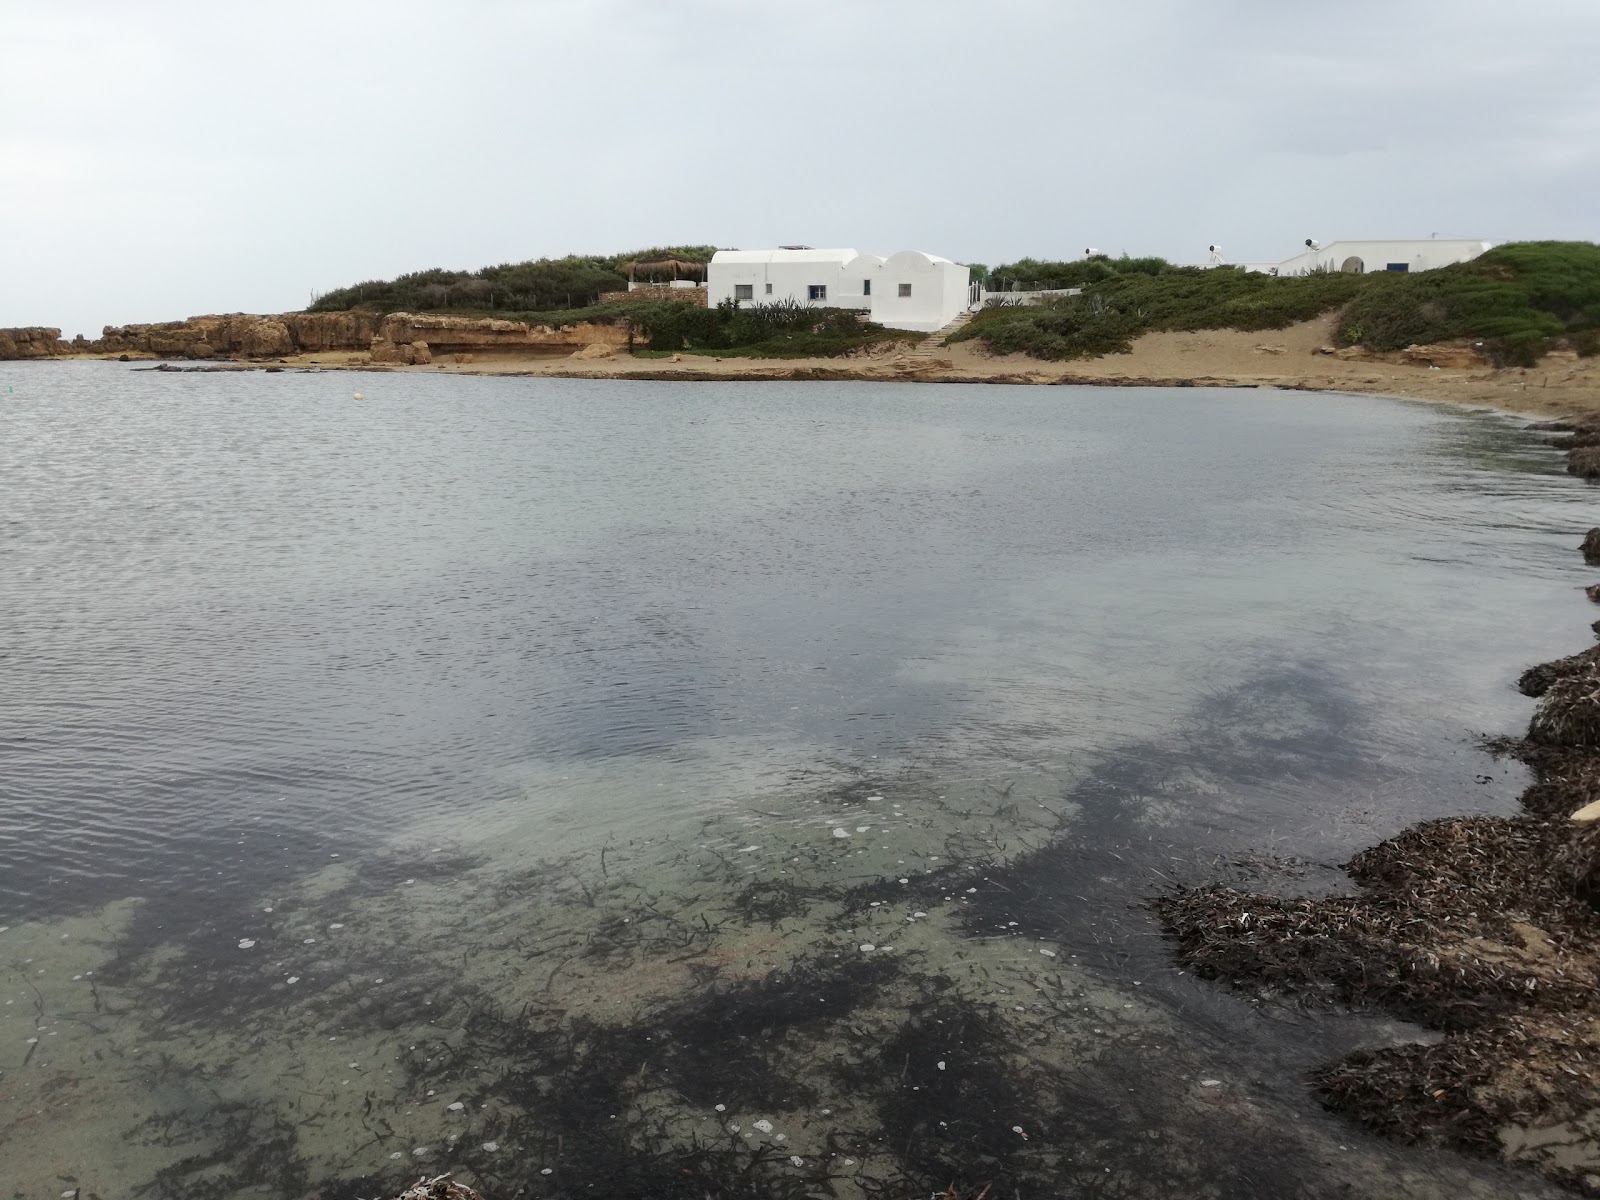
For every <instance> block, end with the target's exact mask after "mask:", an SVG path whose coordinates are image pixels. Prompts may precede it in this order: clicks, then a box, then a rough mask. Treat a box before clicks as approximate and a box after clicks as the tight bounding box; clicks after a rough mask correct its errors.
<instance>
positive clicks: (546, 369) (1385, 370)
mask: <svg viewBox="0 0 1600 1200" xmlns="http://www.w3.org/2000/svg"><path fill="white" fill-rule="evenodd" d="M1333 338H1334V326H1333V319H1332V318H1331V317H1321V318H1317V319H1315V320H1311V321H1305V322H1302V323H1300V324H1298V325H1293V326H1290V327H1288V328H1286V329H1282V330H1275V331H1269V332H1266V333H1241V332H1238V331H1234V330H1211V331H1203V332H1194V333H1151V334H1146V335H1144V336H1143V337H1140V338H1138V339H1137V340H1136V341H1135V342H1134V344H1133V347H1132V350H1131V352H1130V353H1128V354H1125V355H1108V356H1104V357H1101V358H1097V359H1087V360H1072V361H1065V362H1047V361H1043V360H1039V359H1031V358H1027V357H1025V356H1022V355H994V354H991V353H989V352H988V350H987V348H986V347H984V346H983V344H982V343H980V342H977V341H966V342H956V343H953V344H948V345H940V344H937V343H933V344H930V343H927V342H924V343H922V344H921V345H919V346H916V347H915V348H913V349H907V348H906V345H905V344H904V343H900V344H897V345H895V346H891V347H888V348H880V349H877V350H874V351H872V352H860V353H857V354H853V355H850V356H846V357H842V358H793V359H771V358H743V357H725V356H717V355H712V354H704V353H691V352H685V353H680V354H673V355H670V356H665V357H648V358H646V357H639V356H636V355H633V354H630V353H628V352H627V351H626V349H625V348H622V347H615V346H605V345H596V346H586V347H584V348H582V349H580V350H578V351H575V352H570V353H569V352H566V351H565V350H561V351H559V352H551V350H550V349H549V348H545V349H543V350H539V349H536V348H533V349H530V348H521V349H520V350H517V351H506V350H504V349H500V350H495V349H490V350H474V351H471V352H467V353H455V354H451V353H435V354H432V355H431V356H425V357H426V358H427V361H417V362H403V361H392V360H390V361H386V360H385V359H384V358H381V357H380V358H379V359H377V360H375V359H374V356H373V355H372V354H371V353H368V352H364V351H351V350H322V351H313V352H306V353H299V354H283V355H281V356H274V355H264V356H254V357H248V358H247V357H242V356H226V355H215V356H210V355H202V356H197V357H188V356H181V355H176V354H174V355H162V354H156V353H152V352H149V351H135V352H127V353H118V352H115V351H100V352H82V351H79V352H75V353H68V354H62V355H56V356H53V357H50V358H40V359H29V360H23V361H39V362H71V361H85V360H88V361H120V362H126V363H141V364H150V366H147V367H145V368H144V369H156V370H165V371H183V372H191V371H192V372H221V371H269V372H271V371H283V370H303V371H355V372H362V373H397V372H404V373H417V372H438V373H445V374H455V375H475V376H491V377H498V376H503V377H510V378H533V377H549V378H558V379H624V380H641V381H650V382H685V383H721V382H821V383H833V382H873V383H969V384H997V385H1011V386H1023V385H1028V386H1045V387H1050V386H1055V387H1070V386H1084V387H1119V388H1120V387H1160V388H1190V387H1192V388H1210V387H1226V388H1273V389H1277V390H1280V391H1303V392H1338V393H1350V394H1358V395H1376V396H1388V397H1393V398H1395V399H1402V400H1426V401H1437V402H1443V403H1449V404H1457V405H1462V406H1466V407H1474V408H1488V409H1496V410H1499V411H1502V412H1509V413H1517V414H1521V415H1525V416H1531V417H1535V418H1541V417H1542V418H1550V417H1585V416H1588V415H1591V414H1596V415H1600V358H1589V359H1579V358H1575V357H1573V356H1571V355H1570V354H1569V355H1567V356H1565V357H1560V356H1552V357H1550V358H1547V359H1546V360H1545V361H1543V362H1542V363H1541V364H1540V365H1538V366H1536V367H1530V368H1496V367H1493V366H1491V365H1488V364H1486V363H1482V362H1480V361H1478V360H1477V358H1476V355H1475V354H1474V353H1473V352H1472V351H1470V350H1463V349H1461V348H1459V347H1443V348H1433V349H1434V350H1435V351H1437V353H1433V354H1431V355H1430V354H1427V353H1424V354H1421V355H1418V354H1412V353H1410V352H1400V353H1395V354H1386V355H1376V354H1368V353H1365V352H1355V351H1340V350H1336V349H1334V347H1333V346H1332V345H1331V342H1332V340H1333ZM1424 349H1427V348H1424ZM1435 359H1437V360H1438V363H1437V365H1436V364H1435V362H1434V361H1433V360H1435ZM1463 361H1465V362H1467V363H1468V364H1469V365H1465V366H1463V365H1460V364H1461V363H1462V362H1463Z"/></svg>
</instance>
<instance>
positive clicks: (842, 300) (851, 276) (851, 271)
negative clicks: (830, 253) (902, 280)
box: [830, 254, 883, 312]
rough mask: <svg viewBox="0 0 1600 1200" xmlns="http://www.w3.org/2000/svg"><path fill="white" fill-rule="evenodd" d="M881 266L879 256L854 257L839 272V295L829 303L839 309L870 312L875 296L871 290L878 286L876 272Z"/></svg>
mask: <svg viewBox="0 0 1600 1200" xmlns="http://www.w3.org/2000/svg"><path fill="white" fill-rule="evenodd" d="M882 266H883V256H882V255H881V254H858V255H856V256H855V257H854V258H852V259H851V260H850V261H849V262H847V263H845V264H844V266H843V268H842V269H841V270H840V272H839V273H840V276H841V278H840V280H839V294H838V297H837V298H836V299H835V300H833V301H830V303H835V304H837V305H838V307H840V308H859V309H861V310H863V311H866V312H870V311H871V310H872V301H873V298H874V297H875V296H876V295H877V293H876V292H875V291H874V290H873V289H874V288H876V287H877V286H878V284H877V279H878V270H879V268H880V267H882Z"/></svg>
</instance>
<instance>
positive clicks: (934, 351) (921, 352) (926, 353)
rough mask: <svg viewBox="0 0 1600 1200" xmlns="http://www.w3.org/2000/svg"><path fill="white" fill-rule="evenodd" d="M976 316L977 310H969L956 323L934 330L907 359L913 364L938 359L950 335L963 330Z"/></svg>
mask: <svg viewBox="0 0 1600 1200" xmlns="http://www.w3.org/2000/svg"><path fill="white" fill-rule="evenodd" d="M976 315H977V313H976V310H969V311H967V312H964V313H962V314H961V315H960V316H959V317H957V318H956V319H955V320H954V321H951V322H950V324H948V325H946V326H944V327H943V328H942V329H936V330H934V331H933V332H932V333H930V334H929V335H928V336H927V337H925V338H923V339H922V341H921V342H919V343H918V344H917V348H916V349H915V350H911V351H908V352H907V354H906V357H907V358H908V359H910V360H911V361H912V362H917V361H919V360H922V359H930V358H934V357H936V356H937V355H938V353H939V351H941V350H943V349H944V348H945V342H946V341H948V340H949V338H950V335H951V334H953V333H955V332H956V331H957V330H959V329H961V328H962V327H963V326H964V325H966V323H967V322H968V321H970V320H972V318H973V317H974V316H976Z"/></svg>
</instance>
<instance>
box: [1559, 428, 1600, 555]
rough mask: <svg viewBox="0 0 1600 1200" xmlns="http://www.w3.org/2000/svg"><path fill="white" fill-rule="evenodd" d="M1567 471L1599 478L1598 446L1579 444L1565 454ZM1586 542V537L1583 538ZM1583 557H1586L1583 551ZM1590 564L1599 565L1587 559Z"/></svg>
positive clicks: (1586, 477) (1599, 459)
mask: <svg viewBox="0 0 1600 1200" xmlns="http://www.w3.org/2000/svg"><path fill="white" fill-rule="evenodd" d="M1567 473H1568V474H1569V475H1576V476H1577V477H1578V478H1579V479H1600V446H1579V447H1578V448H1577V449H1576V450H1573V451H1572V452H1571V453H1569V454H1568V455H1567ZM1585 544H1587V539H1585ZM1585 558H1588V555H1587V552H1585ZM1589 562H1590V563H1591V565H1600V562H1597V560H1594V559H1589Z"/></svg>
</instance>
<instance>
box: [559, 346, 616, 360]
mask: <svg viewBox="0 0 1600 1200" xmlns="http://www.w3.org/2000/svg"><path fill="white" fill-rule="evenodd" d="M616 353H617V348H616V347H615V346H612V345H608V344H606V343H605V342H590V343H589V344H588V345H587V346H580V347H579V348H578V349H576V350H574V351H573V352H572V353H571V354H570V355H568V357H569V358H611V357H613V356H615V354H616Z"/></svg>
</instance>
